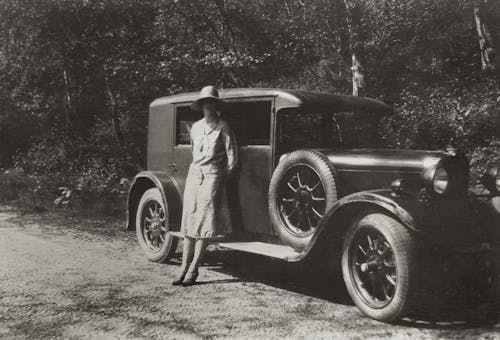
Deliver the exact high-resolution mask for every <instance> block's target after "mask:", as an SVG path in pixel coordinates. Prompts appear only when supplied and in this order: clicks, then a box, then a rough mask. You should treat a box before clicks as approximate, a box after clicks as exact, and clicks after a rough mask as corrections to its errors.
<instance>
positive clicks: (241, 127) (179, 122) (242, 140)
mask: <svg viewBox="0 0 500 340" xmlns="http://www.w3.org/2000/svg"><path fill="white" fill-rule="evenodd" d="M271 107H272V102H271V101H270V100H259V101H244V102H226V104H225V105H224V109H223V110H222V118H223V119H224V120H226V121H227V122H228V124H229V126H230V127H231V128H232V129H233V131H234V134H235V136H236V140H237V142H238V145H239V146H244V145H270V139H271ZM201 118H203V115H202V113H201V112H195V111H192V110H191V109H190V108H189V106H184V105H183V106H178V107H177V114H176V136H175V143H176V145H183V144H184V145H185V144H187V145H189V144H191V141H190V138H189V135H190V131H191V126H192V125H193V123H194V122H196V121H197V120H200V119H201Z"/></svg>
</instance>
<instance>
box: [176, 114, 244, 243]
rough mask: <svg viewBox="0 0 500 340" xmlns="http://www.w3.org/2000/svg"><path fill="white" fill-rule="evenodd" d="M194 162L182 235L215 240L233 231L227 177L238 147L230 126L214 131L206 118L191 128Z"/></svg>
mask: <svg viewBox="0 0 500 340" xmlns="http://www.w3.org/2000/svg"><path fill="white" fill-rule="evenodd" d="M190 137H191V146H192V150H193V162H192V163H191V165H190V167H189V172H188V175H187V178H186V186H185V189H184V204H183V209H182V223H181V232H182V233H183V234H184V235H185V236H187V237H190V238H214V237H219V236H223V235H226V234H228V233H230V232H231V220H230V216H229V209H228V205H227V195H226V190H225V178H226V177H227V176H228V174H229V173H231V171H232V170H233V169H234V168H235V166H236V164H237V161H238V154H237V153H238V151H237V150H238V148H237V146H236V141H235V139H234V134H233V131H232V130H231V128H230V127H229V125H228V124H227V123H226V122H225V121H223V120H222V119H220V120H219V122H218V124H217V126H216V127H215V128H211V127H210V126H209V125H208V124H207V122H206V121H205V119H204V118H203V119H201V120H199V121H197V122H196V123H194V124H193V126H192V128H191V133H190Z"/></svg>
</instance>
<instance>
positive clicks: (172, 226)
mask: <svg viewBox="0 0 500 340" xmlns="http://www.w3.org/2000/svg"><path fill="white" fill-rule="evenodd" d="M155 187H156V188H158V189H159V190H160V193H161V197H162V199H163V203H164V204H165V207H166V209H167V216H168V221H167V223H168V227H169V230H178V229H179V227H180V225H181V218H182V199H181V197H182V196H181V194H180V191H179V188H178V186H177V183H176V182H175V179H174V178H173V177H172V176H170V175H168V174H167V173H165V172H162V171H142V172H140V173H139V174H137V175H136V176H135V178H134V181H133V182H132V185H131V186H130V189H129V192H128V199H127V220H126V225H125V227H126V229H128V230H133V229H135V220H136V214H137V206H138V204H139V201H140V199H141V197H142V195H143V194H144V192H146V190H148V189H151V188H155Z"/></svg>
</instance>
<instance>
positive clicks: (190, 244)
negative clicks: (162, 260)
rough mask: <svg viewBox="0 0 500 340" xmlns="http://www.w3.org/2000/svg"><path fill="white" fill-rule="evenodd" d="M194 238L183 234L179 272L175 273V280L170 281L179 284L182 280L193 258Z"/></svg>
mask: <svg viewBox="0 0 500 340" xmlns="http://www.w3.org/2000/svg"><path fill="white" fill-rule="evenodd" d="M194 245H195V240H194V239H192V238H190V237H187V236H185V237H184V241H183V244H182V264H181V268H180V270H179V271H180V273H179V275H177V277H176V278H175V280H174V281H173V282H172V284H174V285H180V284H181V283H182V281H184V277H185V276H186V273H187V270H188V267H189V264H190V263H191V261H192V260H193V254H194Z"/></svg>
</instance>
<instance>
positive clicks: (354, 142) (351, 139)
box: [335, 112, 380, 148]
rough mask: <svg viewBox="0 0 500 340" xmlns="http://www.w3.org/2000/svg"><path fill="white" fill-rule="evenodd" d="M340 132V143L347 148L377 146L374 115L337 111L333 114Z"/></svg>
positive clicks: (377, 139) (376, 120)
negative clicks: (362, 115) (361, 115)
mask: <svg viewBox="0 0 500 340" xmlns="http://www.w3.org/2000/svg"><path fill="white" fill-rule="evenodd" d="M335 116H336V119H337V122H338V123H339V125H340V129H341V132H342V139H343V140H342V145H343V146H345V147H349V148H374V147H377V146H379V144H380V143H379V142H380V141H379V138H378V134H377V127H378V118H377V117H375V116H370V115H366V116H364V117H360V116H359V115H356V114H352V113H348V112H339V113H336V114H335Z"/></svg>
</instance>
